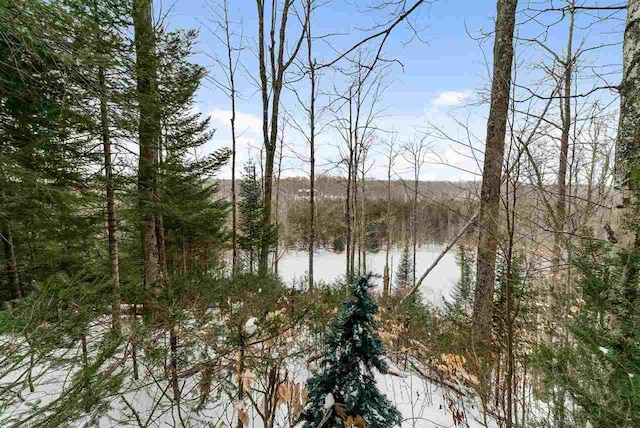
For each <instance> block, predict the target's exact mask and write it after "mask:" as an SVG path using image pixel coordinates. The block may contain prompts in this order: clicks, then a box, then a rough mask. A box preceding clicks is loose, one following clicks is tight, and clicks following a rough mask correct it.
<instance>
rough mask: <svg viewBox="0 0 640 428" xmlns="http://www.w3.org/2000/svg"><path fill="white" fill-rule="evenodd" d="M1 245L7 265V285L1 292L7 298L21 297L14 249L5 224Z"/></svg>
mask: <svg viewBox="0 0 640 428" xmlns="http://www.w3.org/2000/svg"><path fill="white" fill-rule="evenodd" d="M0 238H1V239H2V245H3V247H4V257H5V260H6V261H5V263H6V265H7V285H8V289H7V291H6V292H5V293H2V294H3V296H2V297H5V298H6V299H7V300H13V299H17V298H18V297H22V287H20V276H19V275H18V265H17V263H16V249H15V246H14V245H13V239H12V238H11V230H10V229H9V226H5V227H4V229H3V230H2V236H1V237H0Z"/></svg>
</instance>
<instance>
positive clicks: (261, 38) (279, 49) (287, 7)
mask: <svg viewBox="0 0 640 428" xmlns="http://www.w3.org/2000/svg"><path fill="white" fill-rule="evenodd" d="M294 3H295V0H283V3H282V5H281V12H280V19H279V21H278V19H277V15H278V5H279V2H277V1H273V2H272V5H271V19H270V20H269V21H268V22H269V24H268V30H269V39H268V40H267V38H266V34H265V2H264V0H256V5H257V10H258V62H259V74H260V93H261V96H262V134H263V140H264V142H263V144H264V151H265V162H264V215H263V227H264V228H265V230H266V229H267V228H269V227H270V225H271V217H272V215H271V212H272V206H271V205H272V199H273V197H272V196H273V168H274V161H275V153H276V146H277V141H278V121H279V119H280V97H281V95H282V88H283V87H284V79H285V72H286V71H287V69H288V68H289V67H290V66H291V64H292V63H293V61H294V60H295V58H296V56H297V55H298V52H299V50H300V47H301V46H302V42H303V41H304V35H305V32H306V28H307V25H306V21H307V20H308V19H309V18H308V16H306V17H305V18H304V20H303V21H304V22H303V24H302V30H301V33H300V35H299V36H298V37H297V38H296V39H295V41H294V44H293V49H292V51H291V54H290V55H289V58H287V59H285V50H286V47H287V42H288V40H289V39H288V37H287V34H288V30H289V29H290V28H289V25H288V23H289V15H290V14H291V13H292V7H293V5H294ZM276 33H277V34H278V37H277V40H276ZM267 51H268V54H267ZM268 66H269V67H270V78H269V73H268V72H267V67H268ZM269 250H270V249H269V243H268V242H267V241H265V242H264V243H263V245H262V248H261V251H260V264H259V271H260V273H261V274H263V275H265V274H266V273H267V267H268V266H267V265H268V262H269Z"/></svg>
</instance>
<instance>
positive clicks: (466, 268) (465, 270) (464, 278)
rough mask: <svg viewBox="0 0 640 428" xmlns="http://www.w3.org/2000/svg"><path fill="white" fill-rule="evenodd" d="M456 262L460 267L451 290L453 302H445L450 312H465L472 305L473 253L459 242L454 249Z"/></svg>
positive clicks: (460, 313) (461, 313) (458, 313)
mask: <svg viewBox="0 0 640 428" xmlns="http://www.w3.org/2000/svg"><path fill="white" fill-rule="evenodd" d="M456 263H457V264H458V266H459V267H460V279H459V280H458V282H456V284H455V285H454V287H453V290H452V291H451V299H452V300H453V302H445V305H446V307H447V309H449V311H450V312H451V313H452V314H455V315H463V314H467V313H468V312H469V311H470V310H471V307H472V305H473V284H474V281H475V276H474V272H473V253H472V251H471V249H470V248H468V247H466V246H464V245H462V244H460V245H458V247H457V249H456Z"/></svg>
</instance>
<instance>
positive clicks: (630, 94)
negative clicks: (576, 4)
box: [616, 0, 640, 248]
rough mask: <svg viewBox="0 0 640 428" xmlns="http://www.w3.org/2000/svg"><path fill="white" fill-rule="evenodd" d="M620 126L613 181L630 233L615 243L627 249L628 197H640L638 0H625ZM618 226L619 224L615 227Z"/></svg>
mask: <svg viewBox="0 0 640 428" xmlns="http://www.w3.org/2000/svg"><path fill="white" fill-rule="evenodd" d="M622 66H623V68H622V85H621V90H620V123H619V126H618V141H617V145H616V179H617V181H618V185H619V186H620V187H621V188H622V201H620V203H619V204H618V207H619V208H620V209H619V210H618V211H619V218H620V223H624V224H621V225H622V226H625V227H627V228H629V229H630V231H631V232H632V233H628V232H626V231H621V232H620V233H618V236H617V239H618V243H619V244H621V245H623V246H625V247H627V248H630V247H632V246H639V244H640V243H639V239H640V238H639V237H640V233H639V230H638V227H639V226H638V221H637V213H636V212H634V210H633V201H632V197H635V198H638V195H640V179H638V177H637V173H636V174H634V170H635V171H637V170H638V168H639V167H640V165H639V163H640V0H629V3H628V6H627V25H626V28H625V33H624V48H623V56H622ZM619 226H620V225H619Z"/></svg>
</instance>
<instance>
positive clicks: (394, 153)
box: [382, 132, 399, 297]
mask: <svg viewBox="0 0 640 428" xmlns="http://www.w3.org/2000/svg"><path fill="white" fill-rule="evenodd" d="M396 138H397V133H395V132H392V133H391V136H390V137H389V139H388V140H387V141H386V142H385V146H386V148H387V151H386V152H385V157H386V160H387V213H386V217H385V227H386V229H387V233H386V245H385V262H384V274H383V277H382V284H383V286H382V295H383V296H384V297H388V296H389V291H390V290H389V289H390V286H389V285H390V283H391V275H390V272H391V267H390V265H389V256H390V254H391V247H392V245H393V223H394V221H393V220H394V216H393V212H392V209H391V174H392V171H393V167H394V164H395V162H396V159H397V157H398V154H399V153H398V148H397V147H396V143H397V141H396Z"/></svg>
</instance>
